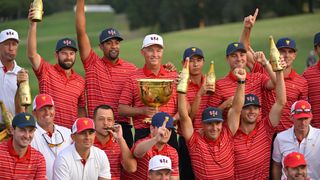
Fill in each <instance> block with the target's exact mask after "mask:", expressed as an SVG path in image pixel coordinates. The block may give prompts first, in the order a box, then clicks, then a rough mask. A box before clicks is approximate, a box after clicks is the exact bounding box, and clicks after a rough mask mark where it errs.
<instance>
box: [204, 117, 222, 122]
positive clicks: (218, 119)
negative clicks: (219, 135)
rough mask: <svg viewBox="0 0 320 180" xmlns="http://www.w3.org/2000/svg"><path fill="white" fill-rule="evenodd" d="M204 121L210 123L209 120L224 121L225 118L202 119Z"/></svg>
mask: <svg viewBox="0 0 320 180" xmlns="http://www.w3.org/2000/svg"><path fill="white" fill-rule="evenodd" d="M202 122H203V123H209V122H223V119H221V118H210V119H205V120H202Z"/></svg>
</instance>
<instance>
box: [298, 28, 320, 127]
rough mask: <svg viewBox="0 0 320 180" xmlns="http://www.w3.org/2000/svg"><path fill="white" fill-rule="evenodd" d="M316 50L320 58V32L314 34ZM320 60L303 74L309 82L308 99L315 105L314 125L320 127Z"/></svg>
mask: <svg viewBox="0 0 320 180" xmlns="http://www.w3.org/2000/svg"><path fill="white" fill-rule="evenodd" d="M313 45H314V51H315V53H316V54H317V55H318V57H319V58H320V32H318V33H317V34H315V35H314V43H313ZM319 74H320V61H318V63H317V64H316V65H314V66H311V67H309V68H308V69H307V70H305V71H304V73H303V74H302V76H303V77H304V78H306V80H307V82H308V100H309V102H310V104H311V106H312V107H313V111H312V114H313V115H314V116H313V118H312V122H311V124H312V126H313V127H316V128H320V96H319V93H320V88H319V84H320V78H319Z"/></svg>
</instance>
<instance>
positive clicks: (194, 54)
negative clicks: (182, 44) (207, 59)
mask: <svg viewBox="0 0 320 180" xmlns="http://www.w3.org/2000/svg"><path fill="white" fill-rule="evenodd" d="M196 55H197V56H200V57H202V58H203V55H202V54H199V53H193V54H191V55H190V57H192V56H196Z"/></svg>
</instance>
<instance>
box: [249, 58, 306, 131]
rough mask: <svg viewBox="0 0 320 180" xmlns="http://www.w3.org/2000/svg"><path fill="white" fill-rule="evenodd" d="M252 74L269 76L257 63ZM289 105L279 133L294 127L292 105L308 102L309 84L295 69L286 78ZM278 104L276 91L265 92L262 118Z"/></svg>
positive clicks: (283, 114)
mask: <svg viewBox="0 0 320 180" xmlns="http://www.w3.org/2000/svg"><path fill="white" fill-rule="evenodd" d="M252 72H261V73H264V74H267V73H266V71H265V70H264V69H263V67H262V66H261V65H260V64H259V63H255V65H254V68H253V69H252ZM284 82H285V86H286V93H287V103H286V105H285V106H284V107H283V110H282V116H281V120H280V122H279V124H278V126H277V127H276V131H277V132H281V131H284V130H286V129H289V128H290V127H292V125H293V122H292V120H291V119H290V108H291V105H292V104H293V103H294V102H296V101H297V100H306V99H307V95H308V84H307V81H306V79H305V78H303V77H301V76H300V75H299V74H298V73H297V72H296V71H295V70H294V69H292V70H291V72H290V74H289V76H288V77H285V78H284ZM275 102H276V95H275V91H274V90H272V91H264V92H263V94H262V104H261V110H262V117H268V116H269V112H270V109H271V107H272V106H273V104H274V103H275Z"/></svg>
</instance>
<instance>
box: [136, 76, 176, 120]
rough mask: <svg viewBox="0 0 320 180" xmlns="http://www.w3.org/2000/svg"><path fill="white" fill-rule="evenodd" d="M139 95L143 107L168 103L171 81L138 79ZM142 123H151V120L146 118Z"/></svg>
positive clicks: (156, 106)
mask: <svg viewBox="0 0 320 180" xmlns="http://www.w3.org/2000/svg"><path fill="white" fill-rule="evenodd" d="M137 84H138V88H139V94H140V98H141V101H142V102H143V104H144V105H146V106H149V107H155V108H156V109H157V110H158V108H159V107H160V106H161V105H164V104H166V103H168V101H169V100H170V98H171V95H172V91H173V80H171V79H139V80H137ZM143 122H144V123H151V118H146V119H144V121H143Z"/></svg>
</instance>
